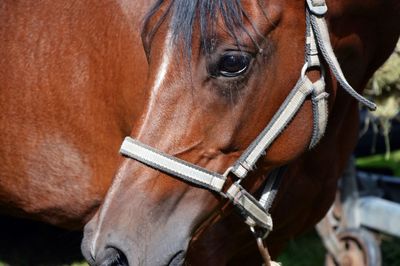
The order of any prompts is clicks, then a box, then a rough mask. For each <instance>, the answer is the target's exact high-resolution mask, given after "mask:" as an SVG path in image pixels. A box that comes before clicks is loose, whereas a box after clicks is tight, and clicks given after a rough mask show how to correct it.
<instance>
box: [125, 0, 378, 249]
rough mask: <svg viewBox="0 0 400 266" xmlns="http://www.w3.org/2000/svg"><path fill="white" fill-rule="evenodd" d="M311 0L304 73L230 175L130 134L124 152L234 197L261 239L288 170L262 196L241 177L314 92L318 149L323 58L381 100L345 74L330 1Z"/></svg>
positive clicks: (324, 115)
mask: <svg viewBox="0 0 400 266" xmlns="http://www.w3.org/2000/svg"><path fill="white" fill-rule="evenodd" d="M306 2H307V7H306V49H305V50H306V52H305V63H304V66H303V68H302V70H301V73H300V78H299V79H298V81H297V83H296V85H295V86H294V88H293V89H292V91H291V92H290V94H289V95H288V96H287V98H286V99H285V101H284V102H283V104H282V105H281V106H280V108H279V109H278V111H277V112H276V113H275V115H274V116H273V117H272V120H271V121H270V122H269V123H268V125H267V126H266V127H265V129H264V130H263V131H262V132H261V133H260V134H259V135H258V137H257V138H256V139H255V140H254V141H253V142H252V143H251V144H250V146H249V147H248V148H247V149H246V150H245V151H244V153H243V154H242V155H241V156H240V158H239V159H238V160H237V161H236V162H235V163H234V164H233V165H232V166H231V167H229V168H228V169H227V170H226V171H225V173H224V174H219V173H216V172H211V171H208V170H207V169H205V168H202V167H199V166H197V165H194V164H191V163H189V162H186V161H184V160H181V159H179V158H176V157H173V156H171V155H168V154H166V153H164V152H162V151H159V150H156V149H154V148H152V147H150V146H147V145H145V144H143V143H141V142H140V141H138V140H135V139H133V138H131V137H126V138H125V140H124V142H123V143H122V146H121V150H120V153H121V154H123V155H125V156H127V157H129V158H132V159H134V160H137V161H139V162H141V163H143V164H145V165H147V166H149V167H152V168H155V169H158V170H160V171H163V172H165V173H167V174H169V175H172V176H175V177H177V178H180V179H182V180H184V181H187V182H189V183H192V184H194V185H197V186H200V187H202V188H205V189H208V190H211V191H214V192H217V193H219V194H220V195H222V196H223V197H225V198H227V199H229V200H230V201H231V202H232V203H233V205H234V206H235V207H237V209H238V210H239V212H240V214H241V215H242V216H243V217H244V219H245V222H246V224H248V225H249V226H250V229H251V230H252V231H253V232H255V233H256V231H255V228H256V229H257V232H258V233H256V235H257V239H258V241H257V242H260V241H259V240H261V239H264V238H265V237H266V236H267V235H268V233H269V232H271V231H272V229H273V223H272V218H271V215H270V214H269V209H270V207H271V204H272V202H273V200H274V197H275V195H276V192H277V189H278V186H279V183H280V177H281V176H282V174H281V172H282V171H281V169H278V170H277V171H274V172H273V173H272V174H271V175H270V176H269V178H268V179H267V181H266V185H265V188H264V191H263V193H262V196H261V198H260V199H259V200H256V199H255V198H254V197H253V196H252V195H251V194H250V193H248V192H247V191H246V190H245V189H244V188H243V187H242V186H241V185H240V182H241V181H242V180H243V179H245V178H246V176H247V175H248V173H249V172H250V171H252V170H253V169H254V166H255V164H256V162H257V161H258V159H259V158H260V157H261V156H262V155H264V154H265V152H266V150H267V149H268V148H269V147H270V146H271V144H272V143H273V142H274V141H275V139H276V138H277V137H278V136H279V135H280V134H281V133H282V131H283V130H284V129H285V128H286V127H287V126H288V124H289V123H290V122H291V120H292V119H293V117H294V116H295V115H296V113H297V112H298V111H299V109H300V107H301V106H302V105H303V103H304V102H305V100H306V99H307V98H308V97H309V96H311V101H312V106H313V132H312V138H311V141H310V145H309V148H310V149H311V148H313V147H314V146H315V145H316V144H317V143H318V142H319V140H320V139H321V138H322V136H323V135H324V133H325V129H326V125H327V121H328V101H327V98H328V96H329V94H328V93H327V92H326V91H325V81H324V80H325V71H324V70H323V68H322V65H321V63H320V59H321V58H323V59H324V60H325V61H326V63H327V64H328V66H329V68H330V69H331V70H332V72H333V74H334V76H335V78H336V79H337V81H338V82H339V84H340V85H341V87H342V88H343V89H345V90H346V91H347V92H348V93H349V94H350V95H351V96H352V97H353V98H355V99H356V100H358V101H359V102H361V103H362V104H364V105H366V106H367V107H368V108H369V109H371V110H375V109H376V106H375V104H374V103H372V102H370V101H369V100H367V99H365V98H364V97H363V96H361V95H360V94H358V93H357V92H356V91H355V90H354V89H353V88H352V87H351V86H350V84H349V83H348V82H347V80H346V78H345V77H344V75H343V72H342V70H341V68H340V66H339V63H338V61H337V59H336V56H335V54H334V52H333V49H332V45H331V42H330V39H329V32H328V27H327V24H326V21H325V18H324V15H325V14H326V12H327V10H328V8H327V6H326V3H325V0H306ZM310 68H313V69H315V68H316V69H319V70H320V73H321V78H320V79H319V80H317V81H316V82H312V81H311V80H310V79H309V78H308V77H307V75H306V73H307V71H308V70H309V69H310ZM228 176H231V177H232V176H234V177H236V181H235V182H233V183H232V184H231V185H230V187H229V188H228V189H227V190H226V191H224V190H223V188H224V187H225V184H226V181H227V178H228ZM259 232H262V233H261V234H260V233H259ZM261 242H262V241H261ZM259 246H260V245H259ZM260 249H261V248H260Z"/></svg>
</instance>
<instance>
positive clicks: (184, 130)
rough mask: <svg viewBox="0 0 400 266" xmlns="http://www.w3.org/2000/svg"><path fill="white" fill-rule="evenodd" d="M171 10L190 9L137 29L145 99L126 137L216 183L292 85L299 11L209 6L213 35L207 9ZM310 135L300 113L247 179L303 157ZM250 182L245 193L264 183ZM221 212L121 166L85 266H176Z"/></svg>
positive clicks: (162, 178)
mask: <svg viewBox="0 0 400 266" xmlns="http://www.w3.org/2000/svg"><path fill="white" fill-rule="evenodd" d="M179 2H192V1H174V2H172V3H169V1H167V2H166V3H163V4H161V6H160V7H159V8H158V9H157V10H154V12H153V13H154V14H153V15H152V16H150V17H149V19H148V23H147V24H146V27H145V28H144V33H143V36H144V37H143V41H144V46H145V48H146V50H147V53H148V60H149V76H148V82H147V88H148V89H147V90H148V91H149V97H148V102H147V107H146V109H145V110H144V112H143V114H142V118H141V120H140V121H138V122H137V123H136V125H135V127H134V129H133V131H132V134H131V135H132V137H134V138H136V139H138V140H140V141H141V142H143V143H145V144H147V145H149V146H152V147H154V148H157V149H159V150H162V151H164V152H166V153H168V154H170V155H173V156H176V157H179V158H181V159H183V160H186V161H188V162H191V163H194V164H197V165H199V166H202V167H205V168H207V169H209V170H211V171H216V172H220V173H222V172H224V171H225V169H226V168H227V167H229V166H230V165H231V164H232V163H233V162H234V161H235V159H237V158H238V156H240V154H241V153H242V152H243V150H245V149H246V148H247V146H248V145H249V143H250V142H251V141H252V140H253V139H254V138H255V137H256V136H257V135H258V134H259V133H260V132H261V131H262V129H263V128H264V127H265V126H266V124H267V123H268V122H269V121H270V119H271V118H272V116H273V115H274V113H275V112H276V111H277V109H278V108H279V106H280V105H281V104H282V102H283V101H284V99H285V98H286V96H287V95H288V93H289V91H290V90H291V89H292V87H293V86H294V84H295V83H296V81H297V79H298V77H299V75H300V69H301V67H302V64H303V62H304V38H305V37H304V35H305V22H304V21H305V20H304V3H303V2H300V1H296V2H300V3H291V5H292V6H291V7H285V14H283V12H282V11H283V6H282V3H281V2H282V1H266V3H265V6H264V5H260V3H259V2H260V1H246V3H243V4H242V6H241V7H238V6H236V5H235V4H232V6H228V5H231V4H225V3H223V2H224V1H222V2H221V3H222V5H223V7H218V6H215V8H216V11H215V18H213V19H214V20H215V21H216V22H215V24H214V26H209V25H208V27H207V23H208V24H210V23H212V21H210V18H207V15H206V14H204V12H202V11H204V10H205V9H204V8H205V7H204V6H203V7H199V6H200V5H201V3H203V4H204V3H207V2H209V1H199V3H200V4H198V5H199V6H196V7H195V8H194V9H190V8H191V7H190V3H186V4H180V3H179ZM193 2H195V1H193ZM215 2H216V3H217V2H218V1H215ZM227 2H231V1H227ZM232 2H234V1H232ZM293 2H295V1H293ZM185 5H186V6H185ZM296 5H297V6H296ZM224 7H225V8H226V7H229V8H231V7H232V8H233V10H234V11H229V10H228V11H227V9H225V11H224V9H223V8H224ZM236 11H238V12H239V16H237V17H235V12H236ZM224 12H228V13H229V12H230V13H229V14H228V15H227V14H223V13H224ZM164 14H165V15H164ZM187 16H189V17H190V16H192V17H193V19H194V21H195V22H194V23H193V25H189V26H190V29H191V30H192V32H190V30H187V28H188V27H189V26H188V25H186V23H187V22H188V21H189V22H190V19H189V20H188V19H187ZM199 16H206V19H205V20H204V21H203V22H202V20H201V18H200V19H199ZM185 18H186V20H185ZM180 19H182V20H183V22H181V24H179V20H180ZM230 23H231V24H230ZM157 25H159V27H157ZM205 26H206V28H207V29H208V30H204V27H205ZM179 27H182V31H181V29H180V28H179ZM212 28H213V30H210V29H212ZM210 32H211V33H210ZM189 33H191V34H190V36H189V37H190V38H187V37H188V34H189ZM132 104H134V103H132ZM311 129H312V126H311V106H310V103H306V104H304V106H303V107H302V109H301V110H300V111H299V113H298V114H297V115H296V117H295V119H294V120H293V121H292V123H291V124H290V125H289V126H288V127H287V128H286V129H285V131H284V133H283V134H282V135H281V136H280V137H279V138H278V139H277V140H276V141H275V143H274V144H273V145H272V147H271V148H270V149H269V150H268V153H267V156H265V158H262V160H261V161H260V162H259V170H258V171H257V172H256V173H255V174H254V175H255V176H257V173H258V174H260V173H266V172H268V171H269V169H271V168H273V167H276V166H278V165H281V164H284V163H286V162H288V161H290V160H292V159H293V158H295V157H296V156H298V155H299V154H300V153H301V152H303V151H304V150H305V149H306V147H307V145H308V143H309V139H310V136H311ZM250 180H251V182H249V184H247V185H248V188H249V190H250V191H254V190H256V189H257V188H258V187H259V186H260V184H261V183H262V181H263V180H262V178H255V177H252V178H250ZM220 202H221V198H220V196H218V195H217V194H213V193H212V192H210V191H207V190H204V189H201V188H198V187H195V186H193V185H191V184H188V183H185V182H183V181H181V180H178V179H176V178H174V177H171V176H168V175H166V174H163V173H162V172H159V171H157V170H154V169H152V168H149V167H147V166H145V165H143V164H141V163H139V162H136V161H134V160H131V159H124V160H123V161H122V162H121V166H120V168H119V169H118V171H117V174H116V176H115V178H114V182H113V184H112V186H111V188H110V189H109V192H108V194H107V196H106V199H105V201H104V203H103V205H102V207H101V209H100V210H99V211H98V213H97V214H96V215H95V216H94V217H93V219H92V220H91V221H90V222H89V224H88V225H87V226H86V228H85V239H84V241H83V244H82V249H83V253H84V254H85V256H86V258H87V259H88V260H89V262H90V263H91V264H93V265H100V264H101V263H105V264H104V265H113V264H112V263H113V262H115V263H116V264H118V263H119V264H123V262H124V263H129V265H178V264H181V263H182V262H183V260H184V254H185V251H186V249H187V246H188V244H189V242H190V240H191V238H192V236H193V235H194V234H195V232H196V230H197V229H198V228H199V226H200V225H201V224H202V223H203V221H205V220H207V219H208V218H209V217H210V216H211V215H212V214H213V213H215V211H216V210H217V209H219V208H220V207H221V206H220V205H221V204H220ZM122 254H124V255H122ZM101 265H103V264H101Z"/></svg>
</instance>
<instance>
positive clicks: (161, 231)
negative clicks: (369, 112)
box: [0, 0, 400, 265]
mask: <svg viewBox="0 0 400 266" xmlns="http://www.w3.org/2000/svg"><path fill="white" fill-rule="evenodd" d="M311 2H318V3H319V4H320V2H321V1H311ZM307 5H308V3H307V4H306V1H300V0H299V1H290V2H289V1H279V0H272V1H239V0H238V1H222V0H215V1H210V0H197V1H178V0H171V1H162V0H157V1H139V0H138V1H128V0H124V1H118V2H114V1H106V2H102V3H99V2H98V1H73V2H71V3H65V2H64V1H42V2H38V3H34V4H32V3H19V2H15V1H4V2H3V3H2V4H1V5H0V10H1V12H2V13H1V14H2V15H1V16H0V19H1V20H2V24H1V25H6V27H2V28H1V29H0V36H1V37H0V40H1V43H2V49H1V53H2V54H1V58H2V60H1V64H0V65H1V70H2V71H1V72H0V73H1V76H0V78H1V80H2V82H1V84H2V85H1V98H0V99H1V105H0V110H1V111H2V116H1V120H0V123H1V125H2V131H1V141H2V145H1V149H0V154H1V158H2V159H1V160H2V164H1V166H0V173H1V179H0V206H1V208H0V209H1V211H2V213H5V214H11V215H14V216H18V217H26V218H31V219H36V220H40V221H44V222H48V223H51V224H54V225H58V226H62V227H65V228H81V226H82V225H83V224H85V223H86V222H87V221H89V219H90V221H89V222H88V223H87V225H86V227H85V237H84V239H83V241H82V252H83V254H84V255H85V257H86V259H87V260H88V261H89V263H90V264H92V265H179V264H182V263H183V262H184V261H185V263H187V264H194V265H197V264H199V265H204V264H207V265H243V264H245V265H253V264H254V265H257V264H259V263H260V262H261V261H262V260H263V258H262V256H260V254H259V250H258V248H257V243H260V242H259V241H258V240H259V239H261V238H260V237H258V238H257V241H258V242H257V241H254V235H253V233H252V232H251V231H250V230H249V228H248V227H247V226H245V225H244V223H243V218H242V217H241V216H240V215H241V214H243V212H244V213H245V215H246V214H248V213H246V211H247V210H246V208H244V209H241V210H240V208H237V207H240V202H237V201H236V202H235V198H229V197H228V199H226V198H225V197H221V195H220V194H223V195H225V196H226V195H227V192H228V191H226V190H225V187H226V186H231V187H232V185H234V184H237V182H236V180H235V179H234V177H233V175H232V172H231V171H227V173H226V175H222V173H223V172H224V171H225V169H227V168H228V169H229V166H230V165H232V164H233V163H234V162H235V161H236V160H237V159H238V158H240V156H241V154H242V153H243V152H244V151H245V150H246V149H247V147H248V146H249V144H250V143H252V141H253V139H255V138H256V137H257V135H258V134H259V133H260V132H262V131H263V128H264V127H265V126H266V125H268V124H269V123H270V122H271V121H272V120H273V119H272V118H273V117H274V116H275V113H276V112H277V111H278V110H280V106H281V105H282V103H285V100H286V99H287V97H288V95H289V94H290V91H291V90H292V88H293V87H295V88H296V87H297V86H296V82H297V80H298V78H299V76H302V77H303V78H304V77H306V76H307V79H309V80H310V82H312V84H315V82H318V80H319V81H320V83H318V84H321V83H326V92H327V93H329V97H326V96H327V93H323V94H321V95H322V96H324V97H320V98H321V99H322V103H324V102H325V101H326V103H324V104H323V105H324V108H322V109H324V110H325V108H326V109H327V110H328V111H329V112H328V113H329V119H328V123H327V125H326V131H325V132H323V130H321V131H322V132H320V133H317V134H315V132H314V131H315V129H316V128H318V125H315V120H313V114H314V106H313V96H307V97H305V98H304V103H302V104H301V105H300V106H298V110H297V111H298V112H297V113H296V114H293V117H291V119H289V120H288V121H287V123H286V124H285V125H284V126H283V127H282V128H280V132H279V133H280V135H279V136H276V138H275V139H274V141H273V143H272V144H271V145H270V146H269V147H268V149H267V150H266V151H265V152H264V151H263V152H262V153H261V154H260V158H258V160H257V165H256V166H257V167H254V166H252V167H250V169H248V170H252V171H249V172H250V173H249V176H248V177H247V178H246V179H245V180H244V181H243V183H241V185H240V187H243V188H245V189H246V190H247V191H248V192H250V193H251V194H254V195H255V194H257V195H262V194H263V193H262V188H263V186H264V185H265V184H268V183H269V181H268V180H273V179H274V178H273V176H274V175H273V174H274V173H277V176H278V179H279V180H280V181H281V182H280V185H279V190H278V193H277V194H276V197H275V199H274V200H273V203H271V206H270V207H271V208H270V210H269V213H268V214H265V213H264V212H261V214H260V217H261V218H260V219H258V220H257V219H256V218H257V217H253V216H247V218H246V222H248V223H250V224H253V223H255V222H256V224H257V225H259V224H261V227H265V228H267V229H271V221H270V220H268V218H271V217H272V218H273V224H274V226H273V230H272V232H270V233H269V235H268V237H267V238H266V239H265V244H266V246H267V247H268V249H269V252H270V255H271V257H272V258H275V257H276V256H277V254H278V253H279V252H280V251H281V250H282V248H283V247H284V244H285V242H287V241H288V240H289V239H290V238H292V237H293V236H295V235H298V234H299V233H301V232H303V231H305V230H306V229H308V228H310V227H311V226H313V225H314V224H315V223H316V222H317V221H318V220H319V219H321V218H322V217H323V215H324V214H325V212H326V211H327V209H328V208H329V206H330V204H331V202H332V201H333V198H334V194H335V188H336V181H337V179H338V177H339V176H340V173H341V172H342V170H343V168H344V166H345V164H346V161H347V158H348V157H349V155H350V153H351V151H352V149H353V147H354V145H355V142H356V140H357V125H358V123H357V121H358V109H357V102H356V101H354V100H353V99H352V98H351V97H349V95H348V94H347V93H346V92H344V90H343V88H344V87H346V85H343V84H341V83H340V82H339V81H338V80H339V79H340V78H339V79H338V78H337V77H336V76H335V75H334V74H335V73H334V72H335V71H332V70H331V67H330V66H329V64H328V63H327V62H325V60H324V59H323V58H320V56H319V55H318V53H317V57H319V59H318V60H317V61H321V62H319V64H320V65H318V67H315V66H312V67H310V68H308V66H307V65H306V66H307V67H306V68H304V67H303V66H304V65H305V64H304V58H305V54H306V52H305V50H308V52H315V50H316V49H305V47H304V46H305V44H306V43H307V39H310V38H306V35H307V34H306V32H308V33H310V31H309V30H307V29H308V28H309V25H307V23H306V21H307V16H306V14H308V13H307V12H306V11H307V10H308V8H309V7H307ZM327 6H328V7H329V10H328V12H327V15H326V20H327V22H328V25H329V33H330V40H331V43H332V44H333V47H334V51H335V54H336V56H337V57H338V61H339V62H340V66H341V67H342V69H343V72H344V73H345V76H346V77H347V78H348V81H349V83H350V84H351V85H352V86H353V87H355V88H357V90H358V92H360V91H361V90H362V88H363V86H364V85H365V83H366V82H367V80H368V78H369V77H370V76H371V75H372V73H373V72H374V71H375V70H376V69H377V68H378V67H379V65H381V64H382V63H383V61H384V60H385V59H386V58H387V57H388V56H389V54H390V52H391V50H393V48H394V45H395V43H396V41H397V38H398V36H399V32H400V28H399V23H398V17H399V14H400V5H399V3H397V1H394V0H391V1H385V2H384V3H381V2H380V1H377V0H370V1H361V0H356V1H351V2H349V1H344V0H341V1H327ZM142 25H143V27H142ZM141 28H142V30H141V31H140V30H139V29H141ZM308 37H310V36H308ZM311 39H312V38H311ZM311 44H312V43H311ZM313 45H314V46H316V45H317V44H316V43H314V44H313ZM318 47H319V46H318ZM309 48H310V47H309ZM311 48H312V47H311ZM314 48H315V47H314ZM320 49H321V47H319V49H317V50H320ZM319 54H321V51H319ZM311 56H313V55H310V58H311ZM312 58H314V59H315V58H316V57H315V56H314V57H312ZM314 59H313V60H310V61H312V62H311V63H312V64H314V63H315V60H316V59H315V60H314ZM302 68H304V71H302ZM301 72H304V73H301ZM322 72H325V73H322ZM336 74H337V73H336ZM321 76H323V77H324V78H323V79H321ZM310 84H311V83H310ZM313 86H314V85H313ZM315 86H316V85H315ZM299 87H301V86H299ZM348 91H349V90H348ZM352 95H353V96H354V95H358V94H354V92H353V94H352ZM358 99H360V98H358ZM317 109H318V108H317ZM321 115H322V117H323V116H324V114H323V113H322V114H321ZM325 120H326V119H322V122H324V121H325ZM322 124H323V123H322ZM324 128H325V126H324V125H323V126H322V127H321V128H320V129H324ZM127 135H129V136H131V137H132V138H134V139H136V140H138V141H140V143H144V144H145V145H146V146H140V145H139V146H135V148H136V149H139V148H141V147H145V148H144V150H143V151H144V152H145V153H146V152H147V153H148V152H149V151H153V152H154V154H158V156H159V157H157V158H158V159H160V160H161V159H163V158H173V159H171V160H172V162H177V163H176V164H177V165H178V166H183V165H189V163H190V164H192V165H197V166H199V167H201V168H196V169H198V171H200V172H201V173H203V174H204V173H207V174H209V175H211V176H213V177H214V176H216V177H217V178H216V179H215V180H217V181H218V182H219V183H218V182H217V183H218V184H222V187H221V190H223V193H215V192H210V191H209V190H207V189H204V186H203V183H202V180H200V181H199V180H197V182H198V183H197V184H195V185H193V182H192V181H191V180H190V179H183V180H182V179H178V178H176V175H174V174H171V173H170V172H169V171H166V169H159V168H157V167H155V166H154V165H151V162H147V163H143V162H142V161H143V160H142V161H141V159H140V158H135V160H132V159H131V158H126V157H125V158H124V157H121V156H119V155H118V153H117V152H116V151H117V150H118V147H119V145H120V142H122V140H123V138H124V137H125V136H127ZM322 135H324V136H323V137H322ZM315 136H316V137H315ZM321 137H322V138H321ZM320 138H321V140H319V139H320ZM126 141H127V142H126ZM126 141H125V142H124V143H126V145H134V144H138V143H137V142H132V139H128V140H126ZM310 141H312V142H315V143H313V145H312V146H315V147H313V148H312V149H309V148H310ZM317 142H319V143H318V144H317ZM151 147H152V148H153V150H151V149H150V148H151ZM128 153H129V152H125V155H126V156H127V157H129V154H128ZM131 155H132V154H131ZM133 155H136V154H133ZM167 155H169V156H170V157H167ZM171 156H173V157H171ZM178 158H179V160H180V161H177V159H178ZM184 162H188V163H184ZM149 165H150V166H152V167H149ZM202 169H207V170H208V172H205V171H204V170H202ZM276 169H278V170H279V171H277V170H276ZM230 170H232V169H230ZM280 170H282V171H280ZM183 173H184V172H183ZM222 178H226V180H227V185H226V186H225V179H223V181H224V182H220V180H222ZM111 180H112V183H111ZM212 184H213V185H216V184H214V183H212ZM238 186H239V185H236V187H238ZM212 188H215V186H213V187H212ZM234 188H235V187H234ZM106 192H107V194H106ZM267 192H268V191H267ZM104 195H106V196H105V199H104V201H102V199H103V197H104ZM243 195H245V196H246V197H248V198H246V199H250V196H247V194H245V193H243ZM232 201H233V202H234V203H235V204H236V205H237V206H235V207H234V206H232V204H231V202H232ZM101 202H102V205H101V207H100V209H98V207H99V205H100V203H101ZM252 206H255V207H259V204H258V203H254V205H252ZM236 209H239V210H240V211H239V212H237V211H236ZM238 214H239V215H238ZM256 216H257V215H256ZM248 218H250V219H248ZM264 218H265V219H264ZM263 221H266V222H265V223H263ZM252 228H253V229H254V226H253V227H252ZM267 231H270V230H267ZM256 235H257V234H256ZM263 236H265V235H263ZM261 242H262V241H261ZM261 246H262V245H261ZM260 251H264V252H265V251H266V249H263V247H261V248H260ZM261 253H262V252H261ZM263 255H268V254H263ZM267 262H268V261H267Z"/></svg>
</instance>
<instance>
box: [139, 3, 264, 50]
mask: <svg viewBox="0 0 400 266" xmlns="http://www.w3.org/2000/svg"><path fill="white" fill-rule="evenodd" d="M165 2H166V1H165V0H158V1H157V2H156V3H155V4H154V6H153V7H152V9H151V10H150V11H149V13H148V14H147V16H146V18H145V23H144V25H145V27H144V28H148V24H149V21H150V19H151V18H152V17H153V16H154V14H156V13H157V12H158V11H160V9H161V7H162V6H163V4H167V5H168V6H166V8H165V11H163V14H162V15H161V16H160V18H159V19H158V21H157V22H156V23H155V25H154V26H152V28H151V29H150V30H148V31H147V32H146V36H143V39H144V43H145V46H150V43H151V41H152V39H153V36H154V34H155V33H156V31H157V30H158V28H159V27H160V25H161V24H162V22H163V21H165V19H166V18H167V17H169V18H170V25H169V27H170V29H171V34H172V40H173V41H174V42H175V43H177V42H181V43H182V44H183V45H184V48H185V49H184V51H185V52H186V53H187V55H188V56H190V55H191V50H192V35H193V29H194V27H195V23H196V21H198V25H199V27H200V35H201V36H200V39H201V45H202V49H203V50H204V52H206V53H210V52H211V51H212V49H213V40H214V39H215V32H216V30H215V29H216V23H217V17H220V18H222V21H223V23H224V26H225V29H226V31H227V32H228V34H230V35H231V36H232V37H233V38H234V39H235V40H236V41H237V42H238V33H239V31H242V32H243V31H244V32H246V33H247V34H248V35H249V36H250V34H249V33H248V32H247V30H246V28H245V26H244V22H245V21H246V20H247V21H249V22H250V23H251V20H250V18H249V17H248V16H247V14H246V12H245V10H244V9H243V7H242V3H241V0H171V1H170V2H169V3H165ZM258 5H262V4H261V3H260V2H259V1H258ZM261 8H262V7H261ZM251 25H253V24H252V23H251ZM253 28H254V25H253ZM255 31H256V32H257V30H256V29H255ZM250 37H252V36H250ZM253 41H254V40H253ZM238 43H239V42H238ZM255 44H256V43H255ZM256 45H257V44H256ZM148 49H149V48H148V47H146V50H147V52H148Z"/></svg>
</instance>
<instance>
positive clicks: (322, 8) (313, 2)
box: [307, 0, 328, 16]
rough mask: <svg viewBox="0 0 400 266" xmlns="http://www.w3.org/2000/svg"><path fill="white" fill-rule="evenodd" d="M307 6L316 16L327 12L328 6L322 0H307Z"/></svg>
mask: <svg viewBox="0 0 400 266" xmlns="http://www.w3.org/2000/svg"><path fill="white" fill-rule="evenodd" d="M307 5H308V8H309V9H310V11H311V13H313V14H314V15H316V16H323V15H325V14H326V12H328V6H327V5H326V3H325V1H324V0H307Z"/></svg>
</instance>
